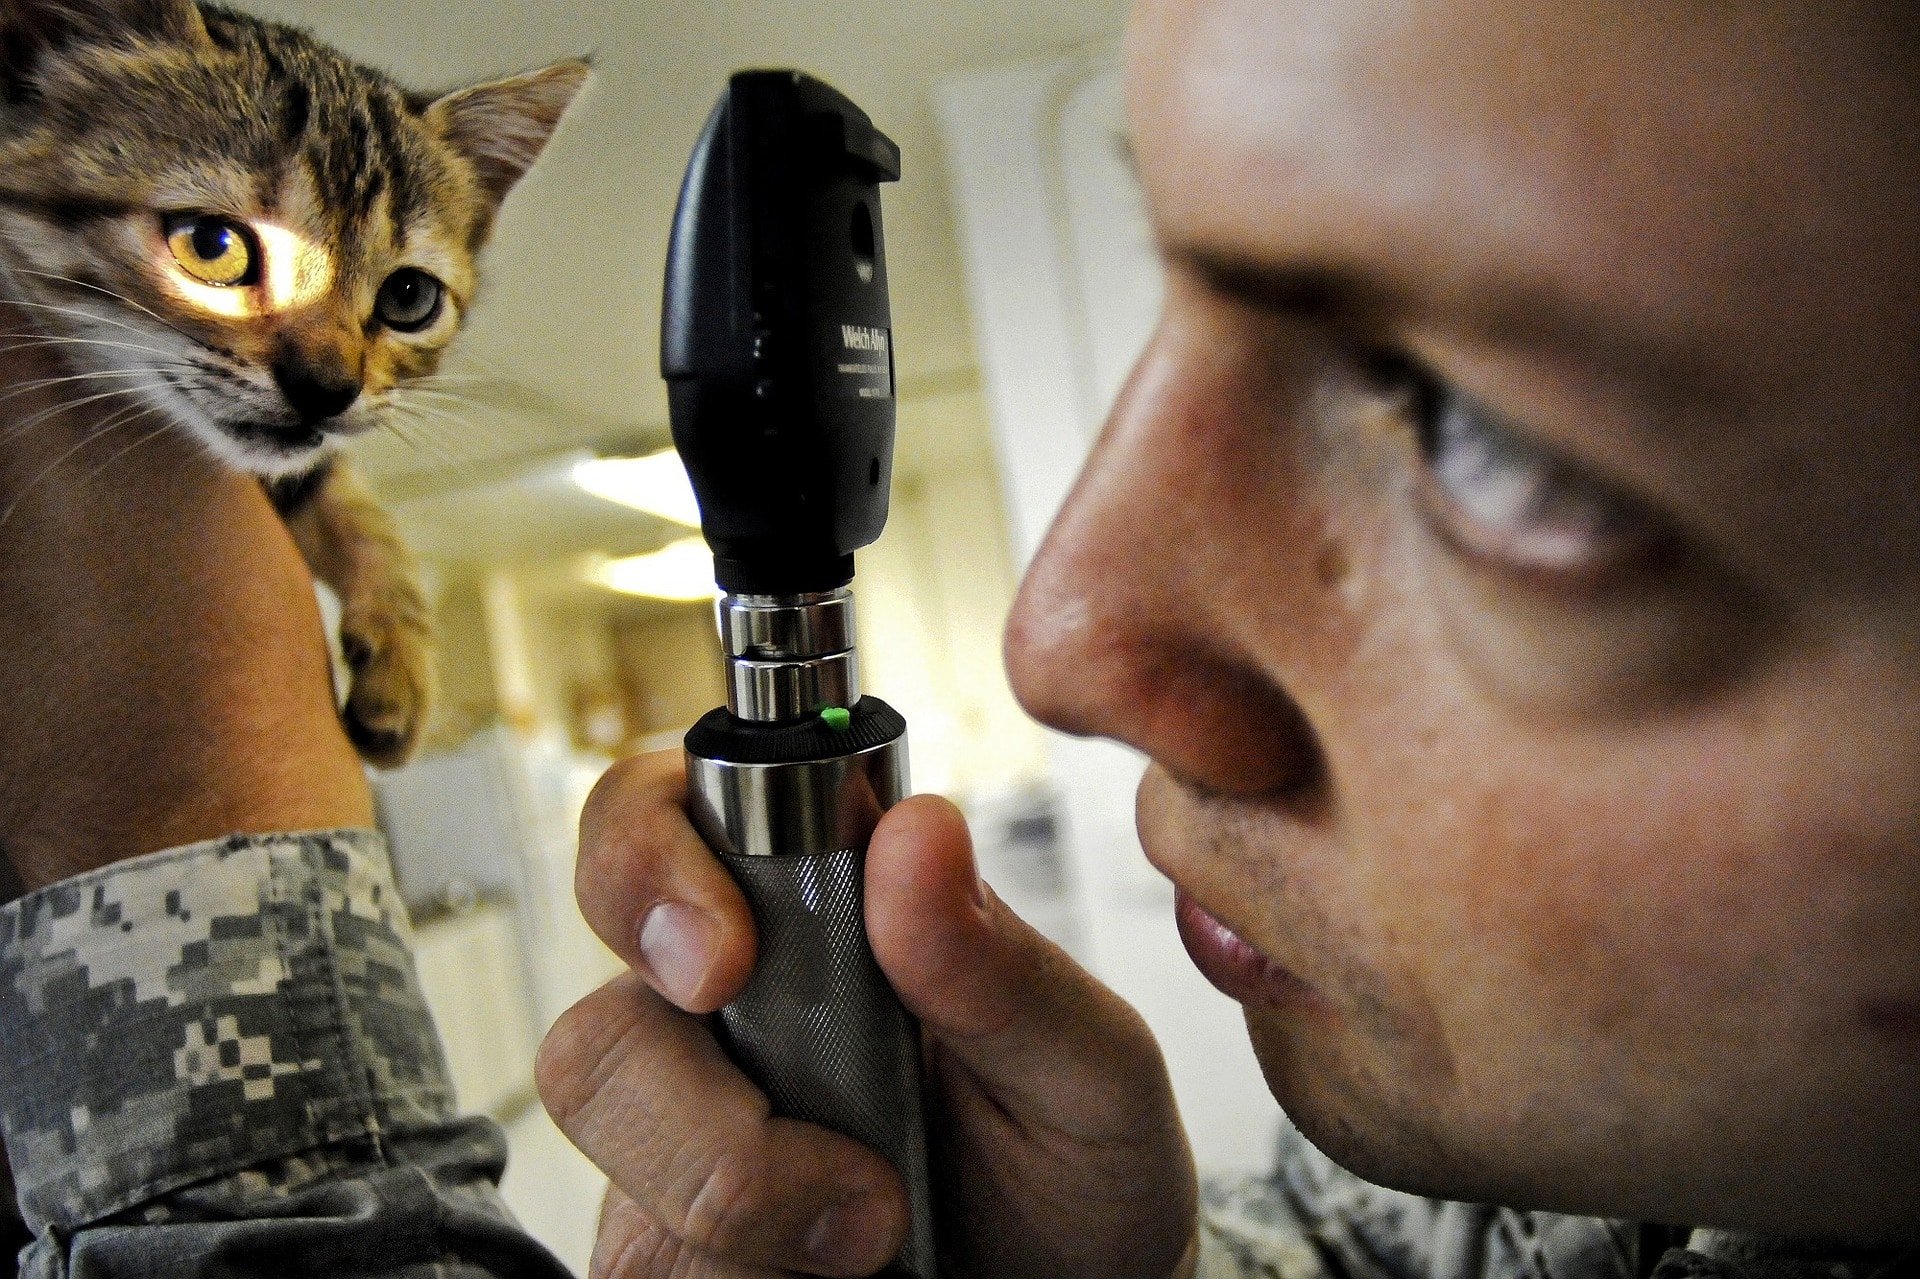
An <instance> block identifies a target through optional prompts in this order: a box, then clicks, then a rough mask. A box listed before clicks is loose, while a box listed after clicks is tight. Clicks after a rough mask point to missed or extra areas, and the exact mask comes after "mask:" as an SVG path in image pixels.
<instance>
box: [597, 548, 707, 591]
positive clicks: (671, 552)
mask: <svg viewBox="0 0 1920 1279" xmlns="http://www.w3.org/2000/svg"><path fill="white" fill-rule="evenodd" d="M591 576H592V578H593V580H594V581H596V582H598V583H599V584H600V585H602V586H604V587H606V588H607V589H608V590H614V591H619V592H621V593H622V594H624V595H644V596H646V597H647V598H649V599H656V600H688V601H692V600H711V599H718V598H719V597H720V588H719V587H717V586H715V585H714V584H713V552H712V551H710V550H708V549H707V544H706V543H705V542H703V541H701V540H700V539H699V538H697V537H689V538H683V539H681V540H680V541H678V542H674V543H672V544H671V545H669V546H666V547H663V548H662V549H660V550H657V551H655V552H653V553H652V554H650V555H631V556H628V557H627V558H625V559H618V560H607V561H605V562H603V563H601V564H598V565H596V566H595V567H594V568H593V569H592V570H591Z"/></svg>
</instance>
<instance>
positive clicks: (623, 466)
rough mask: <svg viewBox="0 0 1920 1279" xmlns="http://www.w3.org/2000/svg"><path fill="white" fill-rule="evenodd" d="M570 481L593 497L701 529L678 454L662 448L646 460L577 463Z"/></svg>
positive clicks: (696, 509)
mask: <svg viewBox="0 0 1920 1279" xmlns="http://www.w3.org/2000/svg"><path fill="white" fill-rule="evenodd" d="M573 482H574V483H575V484H578V485H579V486H580V487H581V488H583V489H585V490H586V491H587V492H589V493H591V494H593V495H594V496H595V497H598V498H604V499H605V500H607V501H609V502H618V503H620V504H621V505H622V506H631V507H633V508H634V509H635V510H637V511H645V512H646V513H647V514H649V515H657V516H659V517H660V518H661V519H663V520H672V521H673V522H674V523H675V524H684V525H686V526H687V527H688V528H699V527H700V504H699V503H698V502H697V501H695V500H694V496H693V483H692V481H690V480H688V479H687V468H686V467H684V466H682V465H681V464H680V455H679V454H678V453H676V452H674V451H673V450H672V449H662V450H660V451H659V452H658V453H652V454H649V455H648V456H646V457H597V458H593V459H590V460H588V461H585V462H576V463H575V464H574V467H573Z"/></svg>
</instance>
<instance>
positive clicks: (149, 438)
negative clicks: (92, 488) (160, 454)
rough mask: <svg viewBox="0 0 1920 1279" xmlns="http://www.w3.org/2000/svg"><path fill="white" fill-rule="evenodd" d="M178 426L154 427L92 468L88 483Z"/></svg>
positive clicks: (172, 424) (167, 422) (163, 425)
mask: <svg viewBox="0 0 1920 1279" xmlns="http://www.w3.org/2000/svg"><path fill="white" fill-rule="evenodd" d="M178 425H179V424H178V423H177V422H173V421H166V422H162V423H161V424H160V425H159V426H156V427H154V428H153V430H151V431H148V432H147V433H146V434H145V435H143V436H141V437H140V438H139V439H137V440H135V441H134V442H133V443H131V444H129V445H127V447H125V448H123V449H121V450H120V451H119V452H118V453H115V454H114V455H113V456H112V457H110V458H108V459H107V460H106V461H104V462H102V463H101V464H100V465H98V466H96V467H94V468H93V470H92V471H91V472H89V473H88V475H87V479H88V480H89V481H91V480H97V479H99V478H100V477H101V476H102V475H104V474H105V473H106V471H107V468H108V467H110V466H112V465H113V464H114V463H115V462H118V461H120V460H121V459H122V458H124V457H126V455H127V454H129V453H131V452H133V451H134V450H135V449H137V448H139V447H140V446H141V445H143V444H149V443H151V442H153V441H154V440H157V439H159V438H160V437H161V436H163V435H165V434H166V433H167V432H168V431H171V430H174V429H176V428H177V427H178Z"/></svg>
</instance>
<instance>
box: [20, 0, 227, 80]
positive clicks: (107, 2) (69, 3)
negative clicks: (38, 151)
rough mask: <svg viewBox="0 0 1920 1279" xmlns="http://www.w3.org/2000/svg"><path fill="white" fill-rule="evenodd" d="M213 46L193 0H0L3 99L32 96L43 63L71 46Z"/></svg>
mask: <svg viewBox="0 0 1920 1279" xmlns="http://www.w3.org/2000/svg"><path fill="white" fill-rule="evenodd" d="M209 43H211V39H210V37H209V36H208V35H207V25H206V23H205V22H204V21H202V19H201V17H200V9H199V7H198V6H197V5H195V4H194V3H193V0H0V95H4V96H5V98H6V100H7V101H9V102H19V101H22V100H23V99H24V98H26V97H28V96H29V95H30V94H31V86H32V83H33V75H34V71H35V69H36V68H37V67H38V65H39V63H40V60H41V59H42V58H44V57H46V56H47V55H48V54H50V53H56V52H58V51H59V50H61V49H64V48H67V47H68V46H70V45H76V44H126V45H138V44H174V45H186V46H189V47H198V46H200V45H205V44H209Z"/></svg>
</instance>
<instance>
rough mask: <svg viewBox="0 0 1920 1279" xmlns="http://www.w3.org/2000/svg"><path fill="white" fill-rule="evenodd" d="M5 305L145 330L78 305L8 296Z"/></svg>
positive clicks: (132, 330) (117, 327) (37, 273)
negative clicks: (72, 305)
mask: <svg viewBox="0 0 1920 1279" xmlns="http://www.w3.org/2000/svg"><path fill="white" fill-rule="evenodd" d="M29 274H33V275H39V274H41V273H40V272H38V271H35V272H30V273H29ZM7 305H8V306H17V307H20V308H22V309H23V310H29V311H51V312H53V313H54V314H55V315H64V316H67V317H68V318H70V319H75V320H82V321H87V322H90V323H95V324H111V325H112V326H113V327H114V328H116V329H125V330H126V331H127V332H129V333H138V334H141V335H143V336H144V335H145V334H146V330H145V329H143V328H141V327H140V326H139V325H137V324H129V323H127V322H126V321H125V320H116V319H114V318H113V317H112V316H110V315H95V314H94V313H93V312H91V311H82V310H80V309H79V308H78V307H71V306H55V305H54V304H53V303H51V302H29V301H27V300H25V299H23V298H9V299H7ZM161 323H163V324H164V323H166V321H164V320H162V321H161Z"/></svg>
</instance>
